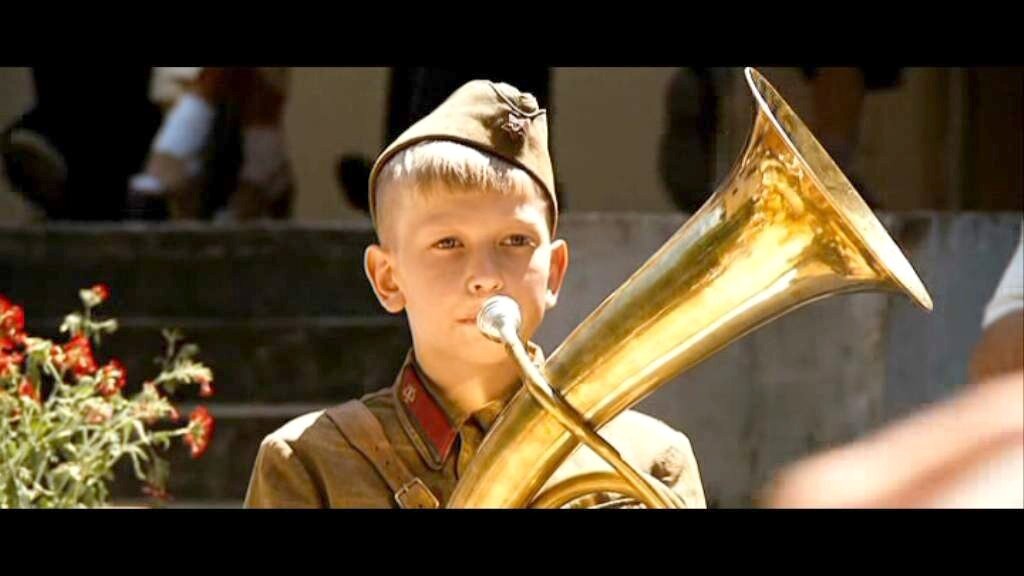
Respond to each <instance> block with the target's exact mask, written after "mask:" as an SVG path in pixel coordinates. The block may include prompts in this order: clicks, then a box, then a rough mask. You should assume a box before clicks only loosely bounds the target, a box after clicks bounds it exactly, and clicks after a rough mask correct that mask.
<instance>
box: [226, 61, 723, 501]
mask: <svg viewBox="0 0 1024 576" xmlns="http://www.w3.org/2000/svg"><path fill="white" fill-rule="evenodd" d="M369 201H370V213H371V217H372V218H373V221H374V226H375V228H376V231H377V236H378V239H379V244H374V245H372V246H370V247H369V248H367V250H366V254H365V271H366V275H367V278H368V279H369V280H370V283H371V285H372V286H373V290H374V292H375V294H376V296H377V298H378V300H379V301H380V303H381V305H382V306H383V307H384V308H385V309H386V310H387V311H388V312H390V313H392V314H398V313H401V312H403V311H404V312H405V313H406V315H407V317H408V319H409V326H410V329H411V333H412V339H413V349H412V350H411V351H410V352H409V354H408V355H407V357H406V360H405V364H404V366H403V367H402V369H401V371H400V372H399V374H398V377H397V378H396V380H395V384H394V386H392V387H391V388H387V389H384V390H381V391H379V392H376V393H373V394H369V395H367V396H365V397H363V398H362V400H361V401H360V402H348V403H346V404H343V405H342V406H340V407H336V408H332V409H330V410H326V411H320V412H315V413H311V414H307V415H305V416H301V417H299V418H297V419H295V420H293V421H291V422H289V423H288V424H286V425H284V426H283V427H282V428H280V429H279V430H277V431H276V432H274V433H273V434H271V435H269V436H268V437H267V438H266V439H265V440H264V441H263V444H262V445H261V447H260V452H259V455H258V456H257V459H256V465H255V468H254V470H253V475H252V479H251V482H250V485H249V490H248V494H247V495H246V506H250V507H362V508H376V507H395V506H399V507H402V508H419V507H426V508H430V507H439V506H443V505H444V504H445V502H447V501H448V499H449V497H450V496H451V494H452V492H453V490H454V488H455V486H456V484H457V482H458V479H459V478H460V477H461V476H462V474H463V473H464V471H465V469H466V466H467V465H468V464H469V462H470V460H471V459H472V457H473V455H474V454H475V452H476V449H477V448H478V447H479V445H480V443H481V441H482V439H483V437H484V435H485V434H486V433H487V430H488V429H489V427H490V425H491V424H492V423H493V422H494V420H495V419H496V417H497V416H498V414H499V413H500V412H501V409H502V408H503V407H504V405H505V403H506V402H507V401H508V400H509V399H510V398H511V396H512V395H513V394H514V393H515V392H516V391H517V390H518V389H519V387H520V385H521V381H520V377H519V371H518V368H517V367H516V365H515V363H514V362H513V360H512V359H511V358H509V357H508V355H507V354H506V352H505V350H504V348H503V347H502V346H501V345H499V344H495V343H493V342H491V341H490V340H488V339H487V338H486V337H484V336H483V334H481V333H480V331H479V330H478V329H477V327H476V315H477V312H478V311H479V310H480V307H481V305H482V304H483V302H484V301H485V300H486V299H487V298H489V297H491V296H493V295H495V294H504V295H507V296H510V297H512V298H514V299H515V300H516V301H517V302H518V303H519V306H520V308H521V310H522V318H523V322H522V330H521V333H522V336H523V337H524V339H526V340H529V338H530V337H531V336H532V335H533V334H534V333H535V331H536V330H537V328H538V327H539V326H540V323H541V321H542V320H543V318H544V314H545V312H546V310H547V309H549V308H551V307H553V306H554V305H555V303H556V302H557V300H558V295H559V291H560V289H561V287H562V281H563V279H564V277H565V271H566V268H567V267H568V261H569V260H568V258H569V257H568V246H567V245H566V243H565V241H564V240H559V239H555V238H554V232H555V230H556V226H557V218H558V206H557V201H556V197H555V193H554V174H553V168H552V165H551V160H550V156H549V153H548V147H547V124H546V117H545V111H544V110H543V109H540V108H539V107H538V105H537V102H536V100H535V99H534V98H533V97H532V96H531V95H529V94H524V93H521V92H519V91H518V90H516V89H515V88H513V87H511V86H509V85H507V84H494V83H491V82H486V81H473V82H470V83H468V84H466V85H464V86H463V87H462V88H460V89H459V90H457V91H456V92H455V93H454V94H452V96H451V97H450V98H449V99H448V100H447V101H445V102H444V103H443V104H441V105H440V106H439V107H438V108H437V109H436V110H435V111H434V112H433V113H431V114H430V115H428V116H427V117H425V118H424V119H422V120H421V121H419V122H417V123H416V124H415V125H413V126H412V127H411V128H410V129H409V130H408V131H406V132H405V133H404V134H402V135H401V136H400V137H399V138H398V139H397V140H396V141H395V142H394V143H392V144H391V146H390V147H388V148H387V149H386V150H385V151H384V152H383V154H381V156H380V157H379V158H378V159H377V162H376V164H375V165H374V168H373V170H372V172H371V174H370V199H369ZM530 349H531V353H532V354H533V355H534V358H535V360H536V361H537V362H538V363H539V362H541V355H540V351H539V349H538V348H537V347H536V346H534V345H532V344H531V345H530ZM602 434H603V435H604V436H605V437H606V438H607V439H608V440H609V441H610V442H611V443H612V444H613V445H615V446H616V448H618V449H619V450H620V452H621V453H622V455H623V457H624V458H626V460H627V461H630V462H631V463H632V464H633V465H635V466H637V467H638V468H639V469H640V470H642V471H644V472H647V473H648V474H651V475H652V476H654V477H655V478H657V479H659V480H660V481H662V482H664V483H665V484H666V485H668V486H669V487H670V488H672V489H673V490H675V492H676V493H677V494H679V495H680V497H681V498H682V499H683V500H684V502H685V503H686V504H687V505H688V506H691V507H704V506H705V503H704V494H703V489H702V488H701V485H700V477H699V474H698V470H697V463H696V460H695V458H694V456H693V453H692V451H691V449H690V445H689V441H688V440H687V439H686V437H685V436H683V435H682V434H680V433H679V432H676V431H674V430H672V429H671V428H669V427H668V426H666V425H664V424H663V423H661V422H659V421H657V420H654V419H653V418H649V417H647V416H644V415H641V414H639V413H636V412H626V413H624V414H622V415H620V416H619V417H618V418H616V419H615V420H613V421H612V422H610V423H609V424H608V425H607V426H605V427H604V428H603V429H602ZM601 466H602V462H601V461H599V460H598V459H597V457H596V455H594V454H593V453H592V452H590V450H589V449H580V450H577V451H576V452H575V453H574V454H573V455H572V456H570V457H569V459H568V460H567V461H566V463H565V464H563V466H562V468H560V469H559V472H558V473H557V474H556V475H555V478H560V477H564V476H565V475H567V474H575V473H579V472H582V471H590V470H594V469H596V468H598V467H601ZM555 478H553V479H552V480H554V479H555ZM607 500H609V497H608V496H607V495H598V496H595V497H593V498H591V499H589V500H588V501H587V503H588V504H596V503H600V502H602V501H607Z"/></svg>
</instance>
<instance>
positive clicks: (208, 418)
mask: <svg viewBox="0 0 1024 576" xmlns="http://www.w3.org/2000/svg"><path fill="white" fill-rule="evenodd" d="M212 437H213V416H212V415H211V414H210V411H209V410H207V409H206V407H205V406H200V407H198V408H196V409H195V410H193V411H192V415H191V416H189V418H188V433H187V434H185V443H186V444H188V445H189V446H190V447H191V448H192V457H193V458H199V457H200V456H202V455H203V453H204V452H206V449H207V448H208V447H209V446H210V439H211V438H212Z"/></svg>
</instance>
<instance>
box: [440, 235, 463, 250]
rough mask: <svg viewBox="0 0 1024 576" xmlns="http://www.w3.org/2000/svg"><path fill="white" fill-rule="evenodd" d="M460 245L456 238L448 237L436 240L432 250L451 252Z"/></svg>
mask: <svg viewBox="0 0 1024 576" xmlns="http://www.w3.org/2000/svg"><path fill="white" fill-rule="evenodd" d="M461 245H462V244H461V243H460V242H459V241H458V239H456V238H452V237H448V238H443V239H441V240H438V241H437V242H435V243H434V248H440V249H441V250H451V249H453V248H458V247H459V246H461Z"/></svg>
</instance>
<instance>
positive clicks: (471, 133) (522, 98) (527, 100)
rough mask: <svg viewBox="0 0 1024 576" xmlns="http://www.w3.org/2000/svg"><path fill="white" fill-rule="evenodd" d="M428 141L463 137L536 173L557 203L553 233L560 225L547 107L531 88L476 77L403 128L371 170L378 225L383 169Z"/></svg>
mask: <svg viewBox="0 0 1024 576" xmlns="http://www.w3.org/2000/svg"><path fill="white" fill-rule="evenodd" d="M428 140H446V141H452V142H458V143H461V144H464V145H466V146H470V147H472V148H476V149H477V150H481V151H483V152H487V153H490V154H493V155H495V156H498V157H500V158H502V159H504V160H506V161H508V162H509V163H511V164H513V165H514V166H518V167H519V168H522V169H523V170H525V171H526V172H527V173H528V174H530V175H531V176H532V177H533V178H534V180H536V181H537V183H538V184H540V185H541V187H542V188H543V189H544V191H545V192H546V193H547V195H548V199H549V200H550V202H551V211H552V214H551V234H552V235H554V233H555V229H556V228H557V224H558V201H557V199H556V197H555V176H554V168H553V167H552V165H551V154H550V153H549V152H548V124H547V110H545V109H543V108H540V107H539V105H538V104H537V99H536V98H535V97H534V96H533V95H531V94H528V93H524V92H520V91H519V90H518V89H516V88H514V87H513V86H510V85H508V84H503V83H495V82H489V81H486V80H473V81H472V82H468V83H466V84H464V85H463V86H462V87H461V88H459V89H458V90H456V91H455V92H453V93H452V95H451V96H449V97H448V99H447V100H445V101H444V102H443V103H442V104H441V105H440V106H438V107H437V108H436V109H435V110H434V111H433V112H431V113H430V114H428V115H427V116H425V117H424V118H423V119H421V120H420V121H419V122H416V123H415V124H413V125H412V126H411V127H410V128H409V129H408V130H406V131H405V132H403V133H402V135H401V136H399V137H398V138H397V139H396V140H395V141H394V142H393V143H392V144H391V145H390V146H388V147H387V148H386V149H385V150H384V152H382V153H381V155H380V156H378V157H377V161H376V163H374V165H373V170H372V171H371V172H370V198H369V200H370V218H372V219H373V223H374V226H376V225H377V216H376V204H377V202H376V185H377V177H378V175H379V174H380V171H381V169H382V168H383V167H384V165H385V164H387V162H388V160H390V159H391V158H393V157H394V156H395V154H398V153H399V152H401V151H402V150H404V149H406V148H409V147H410V146H413V145H415V144H418V143H420V142H425V141H428Z"/></svg>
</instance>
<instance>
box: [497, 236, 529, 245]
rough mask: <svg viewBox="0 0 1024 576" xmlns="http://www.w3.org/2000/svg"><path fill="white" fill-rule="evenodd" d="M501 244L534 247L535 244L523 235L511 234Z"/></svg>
mask: <svg viewBox="0 0 1024 576" xmlns="http://www.w3.org/2000/svg"><path fill="white" fill-rule="evenodd" d="M502 244H504V245H505V246H534V245H535V243H534V241H533V239H532V238H530V237H529V236H527V235H525V234H513V235H511V236H509V237H508V238H506V239H505V240H504V241H503V242H502Z"/></svg>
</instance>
